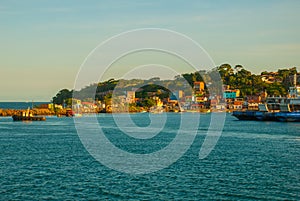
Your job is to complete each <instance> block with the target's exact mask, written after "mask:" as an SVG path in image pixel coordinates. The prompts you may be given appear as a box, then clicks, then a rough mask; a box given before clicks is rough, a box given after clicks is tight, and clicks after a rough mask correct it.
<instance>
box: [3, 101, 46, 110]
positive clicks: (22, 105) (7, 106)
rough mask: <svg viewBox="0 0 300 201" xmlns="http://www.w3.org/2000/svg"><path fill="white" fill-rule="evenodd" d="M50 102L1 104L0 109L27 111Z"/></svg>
mask: <svg viewBox="0 0 300 201" xmlns="http://www.w3.org/2000/svg"><path fill="white" fill-rule="evenodd" d="M46 103H49V102H0V109H27V108H28V107H29V108H32V107H34V106H38V105H41V104H46Z"/></svg>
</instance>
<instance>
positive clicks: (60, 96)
mask: <svg viewBox="0 0 300 201" xmlns="http://www.w3.org/2000/svg"><path fill="white" fill-rule="evenodd" d="M72 95H73V90H71V91H70V90H68V89H62V90H60V91H59V92H58V93H57V94H56V96H54V97H53V98H52V102H53V103H54V104H60V105H63V104H64V102H65V100H67V99H69V98H72Z"/></svg>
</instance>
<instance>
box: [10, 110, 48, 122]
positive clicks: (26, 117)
mask: <svg viewBox="0 0 300 201" xmlns="http://www.w3.org/2000/svg"><path fill="white" fill-rule="evenodd" d="M12 118H13V120H14V121H45V120H46V117H42V116H33V114H32V113H31V112H30V110H29V108H28V109H27V111H26V112H25V111H23V112H21V114H19V115H13V116H12Z"/></svg>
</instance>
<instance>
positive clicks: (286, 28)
mask: <svg viewBox="0 0 300 201" xmlns="http://www.w3.org/2000/svg"><path fill="white" fill-rule="evenodd" d="M299 10H300V1H297V0H295V1H289V0H287V1H279V0H278V1H276V0H273V1H271V0H267V1H261V0H251V1H250V0H249V1H244V0H239V1H237V0H231V1H225V0H215V1H209V0H207V1H201V0H194V1H193V0H191V1H177V0H164V1H141V0H132V1H130V0H128V1H121V0H114V1H111V0H110V1H104V0H87V1H81V0H80V1H79V0H64V1H62V0H51V1H50V0H24V1H23V0H0V36H1V37H0V53H1V54H0V76H1V78H0V101H32V100H33V101H49V100H51V98H52V97H53V96H55V94H56V93H57V92H58V91H59V90H60V89H63V88H68V89H72V88H73V87H74V82H75V79H76V75H77V73H78V71H79V69H80V66H81V65H82V63H83V62H84V60H85V59H86V57H87V56H88V55H89V54H90V52H91V51H92V50H93V49H94V48H95V47H97V45H99V44H100V43H101V42H103V41H105V40H107V39H108V38H110V37H113V36H115V35H117V34H120V33H122V32H125V31H129V30H133V29H141V28H162V29H169V30H172V31H175V32H179V33H181V34H184V35H186V36H188V37H190V38H191V39H193V40H194V41H196V42H197V43H198V44H200V45H201V47H203V48H204V49H205V51H206V52H207V53H208V54H209V55H210V57H211V58H212V59H213V61H214V63H215V64H216V65H220V64H222V63H229V64H231V65H232V66H234V65H236V64H242V65H243V66H244V68H246V69H247V70H250V71H251V72H253V73H260V72H262V71H264V70H268V71H277V69H279V68H290V67H294V66H296V67H299V66H300V59H299V58H300V34H299V33H300V23H299V20H300V12H299ZM298 70H299V68H298Z"/></svg>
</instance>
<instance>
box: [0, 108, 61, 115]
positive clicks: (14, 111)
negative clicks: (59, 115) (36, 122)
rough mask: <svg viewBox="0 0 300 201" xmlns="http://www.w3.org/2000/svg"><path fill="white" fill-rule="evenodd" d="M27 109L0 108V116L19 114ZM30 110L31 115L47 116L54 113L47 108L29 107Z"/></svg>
mask: <svg viewBox="0 0 300 201" xmlns="http://www.w3.org/2000/svg"><path fill="white" fill-rule="evenodd" d="M26 111H27V110H19V109H1V108H0V116H2V117H7V116H13V115H19V114H21V113H22V112H26ZM30 112H31V113H32V114H33V115H37V116H49V115H54V114H55V113H54V112H53V111H51V110H49V109H37V108H34V109H31V110H30Z"/></svg>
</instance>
